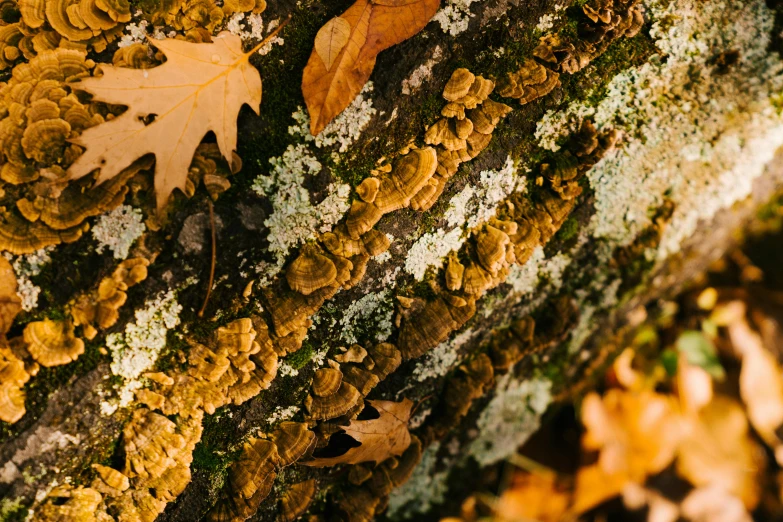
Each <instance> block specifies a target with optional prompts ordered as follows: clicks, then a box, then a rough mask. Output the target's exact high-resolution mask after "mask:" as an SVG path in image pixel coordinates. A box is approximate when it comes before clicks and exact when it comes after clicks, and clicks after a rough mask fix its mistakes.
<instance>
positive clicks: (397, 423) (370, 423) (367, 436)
mask: <svg viewBox="0 0 783 522" xmlns="http://www.w3.org/2000/svg"><path fill="white" fill-rule="evenodd" d="M367 403H369V404H370V406H372V407H373V408H375V409H376V410H378V413H380V417H378V418H377V419H371V420H354V421H351V423H350V424H349V425H348V426H346V427H345V428H344V429H345V433H346V434H348V435H350V436H351V437H353V438H354V439H356V441H358V442H359V443H361V446H358V447H356V448H351V449H349V450H348V451H347V452H346V453H345V454H343V455H340V456H338V457H328V458H318V459H313V460H311V461H309V462H303V464H306V465H307V466H314V467H325V466H335V465H337V464H358V463H360V462H370V461H374V462H382V461H384V460H386V459H388V458H389V457H397V456H400V455H402V453H403V452H404V451H405V450H406V449H408V446H410V443H411V435H410V432H408V420H409V419H410V417H411V408H412V407H413V402H412V401H410V400H409V399H404V400H403V401H402V402H392V401H367Z"/></svg>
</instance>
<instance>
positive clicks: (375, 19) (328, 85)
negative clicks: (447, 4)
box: [302, 0, 440, 136]
mask: <svg viewBox="0 0 783 522" xmlns="http://www.w3.org/2000/svg"><path fill="white" fill-rule="evenodd" d="M439 6H440V0H357V2H356V3H355V4H353V5H352V6H351V7H350V8H348V10H347V11H346V12H344V13H343V14H341V15H340V16H337V17H335V18H332V19H331V20H329V21H328V22H327V23H326V24H325V25H324V26H323V27H321V29H320V30H319V31H318V34H317V35H316V37H315V45H314V48H313V52H312V54H311V55H310V59H309V60H308V62H307V66H306V67H305V70H304V75H303V77H302V94H304V98H305V102H306V103H307V110H308V111H309V113H310V133H311V134H312V135H313V136H315V135H317V134H318V133H320V132H321V131H322V130H323V129H324V127H326V125H327V124H329V122H330V121H332V120H333V119H334V118H335V117H336V116H337V115H338V114H340V113H341V112H342V111H343V110H344V109H345V108H346V107H348V105H350V103H351V101H353V99H354V98H355V97H356V96H357V95H358V94H359V93H360V92H361V90H362V87H364V84H365V83H367V80H368V79H369V78H370V74H371V73H372V70H373V68H374V67H375V58H376V56H378V53H380V52H381V51H383V50H384V49H388V48H389V47H391V46H393V45H396V44H398V43H400V42H402V41H403V40H407V39H408V38H410V37H411V36H413V35H415V34H416V33H418V32H419V31H421V30H422V29H423V28H424V26H425V25H427V23H428V22H429V21H430V19H431V18H432V17H433V16H435V13H436V12H437V11H438V7H439Z"/></svg>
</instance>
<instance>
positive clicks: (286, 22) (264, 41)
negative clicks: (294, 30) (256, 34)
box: [245, 15, 291, 57]
mask: <svg viewBox="0 0 783 522" xmlns="http://www.w3.org/2000/svg"><path fill="white" fill-rule="evenodd" d="M290 21H291V15H288V18H286V19H285V20H283V23H281V24H280V25H278V26H277V28H276V29H275V30H274V31H272V32H271V33H269V34H268V35H267V36H266V38H264V39H263V40H261V43H259V44H258V45H256V46H255V47H253V48H252V49H251V50H250V52H249V53H247V54H246V55H245V56H248V57H249V56H250V55H251V54H253V53H254V52H256V51H258V50H259V49H261V48H262V47H263V46H265V45H266V44H267V43H269V42H271V41H272V39H273V38H274V37H275V36H277V33H279V32H280V31H281V30H282V29H283V27H285V26H286V25H288V22H290Z"/></svg>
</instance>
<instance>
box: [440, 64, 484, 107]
mask: <svg viewBox="0 0 783 522" xmlns="http://www.w3.org/2000/svg"><path fill="white" fill-rule="evenodd" d="M475 80H476V76H475V75H474V74H473V73H472V72H470V71H469V70H467V69H464V68H460V69H456V70H455V71H454V72H453V73H451V77H450V78H449V81H448V82H447V83H446V87H445V88H444V89H443V97H444V98H445V99H446V100H447V101H451V102H453V101H457V100H459V99H460V98H464V97H465V96H467V95H468V91H469V90H470V87H471V85H473V82H474V81H475Z"/></svg>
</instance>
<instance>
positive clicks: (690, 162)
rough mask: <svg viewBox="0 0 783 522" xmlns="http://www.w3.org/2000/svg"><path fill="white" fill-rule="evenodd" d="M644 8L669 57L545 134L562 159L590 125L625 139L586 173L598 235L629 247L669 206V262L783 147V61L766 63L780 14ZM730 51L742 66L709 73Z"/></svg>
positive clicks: (555, 118)
mask: <svg viewBox="0 0 783 522" xmlns="http://www.w3.org/2000/svg"><path fill="white" fill-rule="evenodd" d="M645 6H646V9H647V16H648V17H649V18H650V19H651V20H652V27H651V30H650V36H651V37H652V38H654V39H655V44H656V47H657V48H658V49H659V51H660V55H659V56H654V57H652V58H651V59H650V60H648V62H647V63H645V64H643V65H641V66H638V67H633V68H630V69H628V70H626V71H623V72H622V73H620V74H618V75H617V76H615V77H614V78H613V79H612V80H611V81H610V83H609V85H608V86H607V88H606V94H605V97H604V98H603V99H602V100H601V101H600V102H599V103H598V104H597V106H595V107H591V106H588V105H587V104H584V103H580V102H577V103H574V104H571V105H570V106H569V107H568V108H567V109H565V110H564V111H560V112H558V113H548V114H547V116H546V117H545V118H544V120H542V121H541V122H539V126H538V131H537V134H536V135H537V137H538V138H539V144H541V145H542V146H544V147H545V148H548V149H550V150H556V149H557V143H558V141H559V140H560V138H561V137H562V136H564V135H565V134H567V133H569V132H572V131H573V130H575V129H576V128H578V125H579V123H580V121H581V120H582V119H583V118H584V117H587V116H592V117H593V119H594V122H595V125H596V127H597V128H598V129H599V130H605V129H608V128H611V127H613V128H615V129H617V130H619V131H621V132H622V133H623V134H624V135H625V142H624V144H623V147H622V148H621V149H620V150H617V151H615V152H614V153H611V154H608V155H606V156H605V157H604V158H603V160H601V162H599V163H598V165H596V166H595V167H594V168H593V169H591V170H590V171H589V172H588V178H589V180H590V184H591V186H592V187H593V189H594V190H595V208H596V214H595V215H594V216H593V218H592V220H591V224H590V230H591V233H592V235H593V236H594V237H597V238H601V239H604V240H609V241H611V242H613V243H614V244H616V245H624V244H628V243H630V242H631V241H633V239H634V238H636V237H637V236H638V235H639V233H641V231H642V230H643V229H644V228H645V227H647V226H648V225H649V224H650V223H651V215H652V212H651V210H654V209H655V208H658V207H660V206H661V205H662V204H663V202H664V198H668V199H669V200H670V201H672V202H673V203H674V206H675V211H674V215H673V216H672V219H671V222H670V224H669V225H668V226H667V227H666V229H665V231H664V235H663V238H662V240H661V243H660V247H659V251H658V258H659V260H663V259H665V258H667V257H668V256H670V255H671V254H674V253H676V252H678V251H679V250H680V245H681V244H682V242H683V241H684V240H685V239H686V238H688V237H691V236H692V235H693V233H694V232H695V230H696V227H697V224H698V223H699V222H700V221H701V220H708V219H710V218H711V217H712V216H714V215H715V213H716V212H717V211H718V210H720V209H723V208H727V207H729V206H731V205H732V204H734V203H735V202H737V201H740V200H742V199H744V198H746V197H747V196H748V195H749V194H750V190H751V186H752V183H753V181H754V180H755V179H756V178H758V177H759V176H760V175H761V174H762V173H763V171H764V167H765V165H766V164H767V163H768V162H769V161H770V160H771V159H772V156H773V154H774V152H775V151H776V150H777V149H778V148H779V147H780V146H781V145H783V119H782V118H781V116H780V115H779V114H778V111H777V110H776V108H775V106H774V104H773V103H772V101H771V99H772V98H773V97H774V96H775V95H776V94H777V93H778V92H779V91H780V87H781V84H782V83H783V82H782V81H781V68H782V67H783V63H781V61H780V58H779V57H778V55H777V54H775V53H768V47H769V39H770V35H771V33H772V30H773V26H774V14H773V13H772V12H771V11H770V9H769V8H768V7H767V6H766V4H765V3H764V2H763V1H761V0H753V1H749V2H726V1H715V2H706V3H705V2H697V1H695V0H677V1H674V0H647V1H646V2H645ZM673 20H676V22H674V23H673ZM718 21H720V22H718ZM725 49H732V50H736V51H738V53H739V58H738V61H737V63H735V64H734V65H732V66H731V67H730V68H728V69H727V71H726V72H725V74H723V75H720V76H716V75H714V74H711V72H712V71H713V70H714V66H713V65H712V63H711V60H713V58H714V56H715V53H716V52H717V51H716V50H725ZM693 71H700V72H701V73H700V74H699V75H698V76H697V77H694V76H693ZM738 89H740V90H742V91H743V93H742V95H741V96H740V95H739V94H738ZM673 137H676V139H677V146H676V147H672V146H671V145H672V141H671V140H672V138H673Z"/></svg>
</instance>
